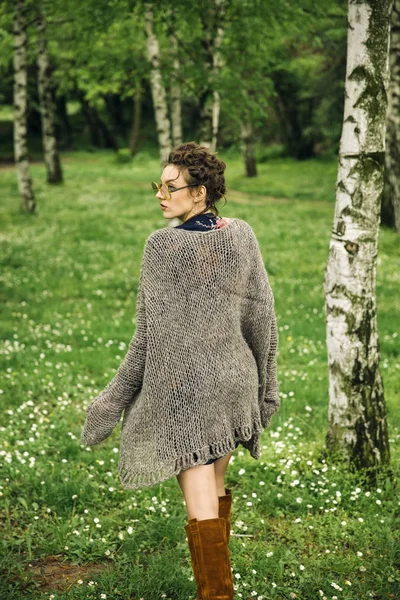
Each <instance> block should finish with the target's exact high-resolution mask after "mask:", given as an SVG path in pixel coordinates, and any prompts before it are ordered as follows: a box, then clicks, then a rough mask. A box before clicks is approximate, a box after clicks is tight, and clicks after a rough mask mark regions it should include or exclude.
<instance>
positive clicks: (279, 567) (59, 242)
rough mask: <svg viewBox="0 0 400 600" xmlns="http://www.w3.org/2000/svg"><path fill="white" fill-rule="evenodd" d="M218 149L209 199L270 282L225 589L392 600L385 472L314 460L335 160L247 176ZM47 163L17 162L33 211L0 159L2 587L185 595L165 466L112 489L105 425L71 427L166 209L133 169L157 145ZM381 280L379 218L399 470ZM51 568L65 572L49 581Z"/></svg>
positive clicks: (187, 585)
mask: <svg viewBox="0 0 400 600" xmlns="http://www.w3.org/2000/svg"><path fill="white" fill-rule="evenodd" d="M220 156H221V158H224V154H223V152H220ZM226 162H227V164H228V168H227V187H228V192H227V200H228V203H227V205H226V206H223V203H222V204H221V209H220V214H221V215H223V216H234V217H238V218H242V219H245V220H246V221H248V222H249V223H250V224H251V226H252V227H253V229H254V231H255V233H256V235H257V238H258V239H259V242H260V246H261V249H262V253H263V257H264V260H265V265H266V268H267V270H268V272H269V276H270V281H271V285H272V287H273V290H274V295H275V303H276V311H277V318H278V324H279V357H278V371H279V382H280V391H281V409H280V411H279V412H278V413H277V414H276V415H275V416H274V418H273V421H272V423H271V426H270V428H268V429H267V430H266V431H264V432H263V434H262V455H261V458H260V460H259V461H255V460H254V459H253V458H252V457H251V456H250V455H249V454H248V452H247V451H246V450H245V449H244V448H243V447H241V446H239V449H238V450H237V451H236V452H235V454H234V456H233V458H232V460H231V462H230V465H229V468H228V472H227V478H226V482H225V484H226V486H227V487H230V488H231V489H232V494H233V499H234V502H233V507H232V510H233V515H232V529H233V535H232V536H231V560H232V567H233V574H234V584H235V588H236V595H235V597H237V598H243V599H248V598H256V599H260V598H262V599H263V600H268V599H270V598H271V599H277V600H281V599H289V598H298V599H299V600H308V599H310V600H311V599H313V600H314V599H315V598H327V599H331V598H340V599H346V600H360V599H364V598H365V599H367V598H378V599H382V600H383V599H385V600H386V599H390V598H396V597H398V594H399V593H400V592H399V585H400V570H399V525H398V512H399V500H398V498H397V497H396V490H395V489H394V485H393V484H392V483H391V482H390V481H389V479H385V478H382V481H380V482H379V484H378V487H377V488H373V489H369V488H368V486H366V485H365V484H364V482H363V480H362V477H361V476H360V475H357V474H353V475H350V474H349V473H348V472H346V470H344V468H343V467H340V466H339V465H335V464H334V463H333V462H331V461H326V462H325V461H324V459H322V458H321V457H322V450H323V448H324V438H325V433H326V431H327V427H328V420H327V408H328V381H327V354H326V345H325V334H326V329H325V317H324V296H323V288H322V280H323V275H324V273H323V272H324V268H325V264H326V260H327V256H328V244H329V238H330V231H331V227H332V222H333V210H334V188H335V179H336V166H337V165H336V161H315V160H314V161H305V162H302V163H296V162H294V161H292V160H289V159H283V158H275V159H271V160H269V161H266V162H264V163H262V164H260V165H259V166H258V169H259V176H258V178H256V179H247V178H246V177H244V174H243V165H242V162H241V160H240V159H239V158H237V157H235V156H234V155H233V156H227V157H226ZM62 164H63V170H64V176H65V183H64V184H63V185H61V186H49V185H48V184H46V182H45V168H44V165H43V164H39V163H35V164H33V165H32V169H31V172H32V176H33V182H34V190H35V195H36V199H37V204H38V210H37V214H36V215H33V216H32V215H26V214H23V213H21V212H20V210H19V196H18V191H17V184H16V174H15V171H14V170H13V169H12V168H10V169H2V170H1V178H2V196H3V202H2V204H1V206H0V219H1V220H2V223H3V227H2V234H1V246H0V248H1V260H2V267H3V268H2V275H1V278H2V291H1V297H0V300H1V302H2V309H3V310H2V346H1V354H2V360H3V374H4V376H3V383H2V389H1V394H2V395H3V411H2V412H1V416H0V419H1V422H0V427H1V434H2V435H1V440H2V441H1V442H0V450H1V457H2V460H1V463H2V470H1V473H2V483H1V487H0V492H1V497H0V498H1V505H0V506H1V509H0V510H1V517H2V523H3V533H2V542H1V547H2V564H1V567H0V597H1V598H3V597H4V598H7V599H11V598H12V599H13V600H14V599H16V600H21V599H25V598H29V599H30V598H34V599H35V598H54V599H57V600H61V599H64V598H68V599H69V598H71V599H81V600H83V599H85V600H86V599H98V598H99V599H100V598H101V597H102V594H103V597H104V594H105V595H106V598H107V599H108V600H111V599H112V600H115V599H124V600H125V599H127V598H132V599H134V600H140V599H141V598H142V599H143V600H159V599H162V598H165V599H166V600H168V599H171V600H172V599H173V600H183V599H185V600H187V599H188V598H191V597H192V598H194V596H195V586H194V581H193V576H192V570H191V565H190V555H189V549H188V546H187V543H186V540H185V533H184V529H183V527H184V525H185V523H186V522H187V521H186V511H185V506H184V501H183V496H182V492H181V490H180V487H179V485H178V483H177V481H176V478H171V479H169V480H167V481H165V482H162V483H161V484H159V485H156V486H153V487H147V488H142V489H141V490H136V491H127V490H123V488H122V486H121V485H120V482H119V479H118V473H117V463H118V448H119V427H117V428H116V429H115V431H114V433H113V434H112V436H111V437H110V438H109V439H108V440H106V441H105V442H104V443H103V444H100V445H98V446H95V447H92V448H85V447H83V446H82V445H81V444H80V442H79V436H80V433H81V429H82V426H83V423H84V419H85V407H86V406H87V404H88V403H89V401H90V400H91V399H92V398H93V397H94V396H95V395H97V394H98V392H99V391H101V389H103V387H104V386H105V385H106V383H107V382H108V381H109V380H110V378H111V377H112V376H113V375H114V374H115V371H116V369H117V367H118V366H119V364H120V362H121V360H122V358H123V357H124V355H125V352H126V346H127V344H128V343H129V341H130V339H131V336H132V334H133V331H134V312H135V300H136V292H137V285H138V277H139V267H140V260H141V254H142V250H143V245H144V241H145V239H146V237H147V236H148V235H149V234H150V233H151V232H152V231H153V230H154V229H157V228H160V227H164V226H165V225H166V222H165V220H164V218H163V216H162V213H161V211H160V209H159V206H158V202H157V201H156V200H155V199H154V196H153V195H152V192H151V189H150V185H149V182H150V181H151V180H152V179H157V178H158V177H159V174H160V170H159V163H158V159H157V156H156V153H153V154H152V153H151V152H149V153H144V152H143V153H142V154H140V155H139V156H138V157H137V158H136V159H135V161H134V162H133V163H131V164H118V163H116V162H115V156H114V154H113V153H112V152H98V153H85V152H75V153H63V155H62ZM398 283H399V275H398V236H396V234H395V233H393V232H392V231H390V230H387V229H384V228H382V229H381V231H380V235H379V257H378V272H377V303H378V327H379V337H380V348H381V365H380V368H381V372H382V375H383V379H384V386H385V398H386V402H387V408H388V420H389V433H390V443H391V455H392V465H393V468H394V469H395V470H396V469H397V473H398V471H399V469H398V464H399V454H400V453H399V439H400V437H399V425H400V414H399V411H398V399H399V395H400V384H399V381H400V378H399V369H400V360H399V352H400V341H399V335H398V333H399V332H398V324H399V320H398V308H399V307H398ZM396 518H397V521H396ZM96 519H98V522H96ZM243 536H244V537H243ZM246 536H248V537H246ZM30 565H31V566H30ZM66 565H70V571H69V573H70V578H69V580H68V581H62V579H57V577H56V575H57V574H60V573H62V572H64V571H65V568H66ZM41 566H42V568H43V573H45V574H46V575H47V586H46V587H45V586H44V585H43V577H42V578H41V577H40V576H39V575H40V567H41ZM50 567H53V571H52V575H50V574H49V569H50ZM62 567H63V569H64V571H63V569H62ZM78 581H82V582H83V583H78ZM90 582H93V583H92V584H90Z"/></svg>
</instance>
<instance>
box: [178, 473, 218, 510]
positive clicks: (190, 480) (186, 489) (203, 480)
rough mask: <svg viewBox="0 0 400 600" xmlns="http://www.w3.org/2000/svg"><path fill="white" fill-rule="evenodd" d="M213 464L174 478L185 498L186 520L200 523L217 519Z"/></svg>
mask: <svg viewBox="0 0 400 600" xmlns="http://www.w3.org/2000/svg"><path fill="white" fill-rule="evenodd" d="M216 462H217V461H216ZM214 464H215V463H213V464H211V465H199V466H197V467H191V468H190V469H185V470H184V471H181V472H180V473H178V474H177V476H176V478H177V480H178V483H179V485H180V487H181V489H182V492H183V495H184V497H185V503H186V512H187V517H188V519H197V520H198V521H201V520H203V519H216V518H218V508H219V501H218V494H217V483H216V479H215V470H214Z"/></svg>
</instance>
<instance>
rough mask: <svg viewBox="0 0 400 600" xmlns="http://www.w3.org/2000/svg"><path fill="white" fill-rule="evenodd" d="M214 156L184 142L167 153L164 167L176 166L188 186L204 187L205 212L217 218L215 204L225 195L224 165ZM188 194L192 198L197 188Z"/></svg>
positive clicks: (202, 148) (202, 147) (201, 147)
mask: <svg viewBox="0 0 400 600" xmlns="http://www.w3.org/2000/svg"><path fill="white" fill-rule="evenodd" d="M216 154H217V153H212V152H210V150H209V148H207V147H206V146H200V144H196V142H186V143H184V144H180V145H179V146H176V148H174V149H173V150H172V151H171V152H170V153H169V155H168V158H167V159H166V161H165V162H164V167H166V166H167V165H175V166H177V167H178V169H179V171H180V173H182V176H183V178H184V179H185V181H186V183H187V184H188V185H190V184H192V183H196V184H198V185H204V186H205V187H206V188H207V196H206V207H207V210H210V211H212V212H214V213H215V214H216V216H218V214H219V213H218V208H217V207H216V206H215V204H216V202H218V201H219V200H220V199H221V198H222V197H224V194H225V193H226V187H225V176H224V171H225V169H226V164H225V163H224V161H223V160H221V159H220V158H218V157H217V156H216ZM188 192H189V193H190V195H191V196H194V195H195V194H196V193H197V188H195V187H191V188H188ZM225 201H226V198H225Z"/></svg>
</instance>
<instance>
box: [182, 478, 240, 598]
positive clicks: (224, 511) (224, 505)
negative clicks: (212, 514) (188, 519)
mask: <svg viewBox="0 0 400 600" xmlns="http://www.w3.org/2000/svg"><path fill="white" fill-rule="evenodd" d="M218 502H219V509H218V516H219V517H223V518H224V519H225V521H226V539H227V544H229V539H230V536H231V510H232V509H231V506H232V491H231V490H230V489H228V488H225V496H218ZM186 534H187V538H188V545H189V549H190V555H191V556H192V555H193V553H194V549H193V541H192V536H191V532H190V528H186ZM192 568H193V573H194V570H195V568H197V566H196V565H195V564H193V561H192ZM197 579H198V578H197V577H196V575H195V581H196V585H197ZM200 593H201V592H200V589H199V586H198V585H197V596H196V598H195V599H194V600H200V596H199V594H200Z"/></svg>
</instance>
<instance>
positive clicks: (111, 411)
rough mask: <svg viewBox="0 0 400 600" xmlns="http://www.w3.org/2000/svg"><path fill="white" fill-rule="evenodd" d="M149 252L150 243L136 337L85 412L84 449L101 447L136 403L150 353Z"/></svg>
mask: <svg viewBox="0 0 400 600" xmlns="http://www.w3.org/2000/svg"><path fill="white" fill-rule="evenodd" d="M150 252H151V243H150V242H148V241H147V243H146V246H145V249H144V252H143V257H142V262H141V267H140V275H139V284H138V293H137V300H136V330H135V333H134V334H133V337H132V339H131V341H130V342H129V347H128V351H127V353H126V355H125V358H124V360H123V362H122V363H121V365H120V366H119V368H118V370H117V373H116V375H115V376H114V378H113V379H112V380H111V381H110V382H109V383H108V385H107V386H106V387H105V388H104V390H103V391H102V392H101V393H100V394H99V395H98V396H97V397H96V398H95V399H94V400H93V401H92V402H91V403H90V404H89V406H88V407H87V408H86V422H85V425H84V429H83V431H82V434H81V442H82V443H83V444H84V445H85V446H93V445H95V444H99V443H100V442H102V441H103V440H105V439H106V438H107V437H108V436H109V435H111V433H112V431H113V429H114V427H115V426H116V425H117V423H118V422H119V421H120V418H121V415H122V412H123V410H124V409H125V408H127V407H128V406H129V405H130V404H131V403H132V402H133V401H134V400H135V397H136V395H137V392H139V391H140V388H141V386H142V381H143V373H144V368H145V362H146V350H147V335H146V331H147V327H146V307H145V291H144V287H143V279H144V275H145V271H146V262H147V261H146V259H147V258H148V255H149V253H150Z"/></svg>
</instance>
